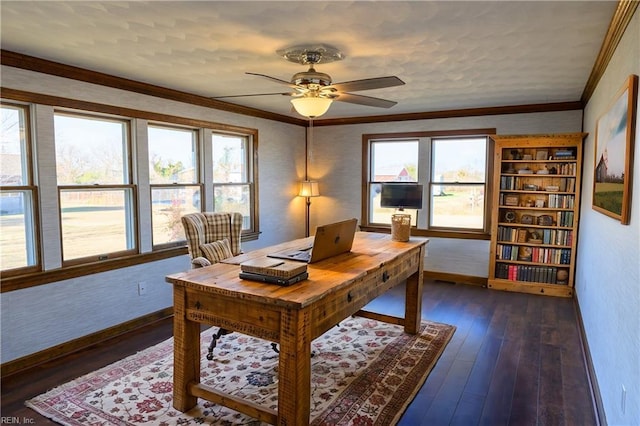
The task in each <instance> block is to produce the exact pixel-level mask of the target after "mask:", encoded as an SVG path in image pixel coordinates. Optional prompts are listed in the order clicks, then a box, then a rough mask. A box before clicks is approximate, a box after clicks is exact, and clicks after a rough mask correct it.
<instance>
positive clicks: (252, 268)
mask: <svg viewBox="0 0 640 426" xmlns="http://www.w3.org/2000/svg"><path fill="white" fill-rule="evenodd" d="M240 270H241V271H242V272H247V273H251V274H260V275H266V276H270V277H274V278H281V279H285V280H286V279H289V278H292V277H295V276H298V275H300V274H302V273H304V272H306V271H307V264H306V263H300V262H287V261H285V260H281V259H272V258H270V257H259V258H256V259H251V260H247V261H245V262H242V263H241V264H240Z"/></svg>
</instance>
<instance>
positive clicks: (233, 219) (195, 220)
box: [181, 212, 242, 361]
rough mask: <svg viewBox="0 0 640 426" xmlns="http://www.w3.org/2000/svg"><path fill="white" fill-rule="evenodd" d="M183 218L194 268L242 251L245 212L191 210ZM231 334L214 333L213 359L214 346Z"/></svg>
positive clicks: (210, 354) (219, 331)
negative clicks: (241, 238)
mask: <svg viewBox="0 0 640 426" xmlns="http://www.w3.org/2000/svg"><path fill="white" fill-rule="evenodd" d="M181 219H182V226H183V227H184V234H185V236H186V237H187V246H188V248H189V255H190V256H191V267H192V268H202V267H203V266H209V265H212V264H214V263H218V262H220V261H221V260H223V259H226V258H228V257H232V256H237V255H238V254H240V253H241V251H240V233H241V231H242V214H240V213H237V212H233V213H226V212H221V213H208V212H205V213H190V214H187V215H184V216H182V218H181ZM229 333H230V331H229V330H227V329H224V328H219V329H218V331H217V332H216V333H215V334H214V335H213V337H212V338H211V344H210V345H209V348H208V353H207V359H208V360H209V361H211V360H212V359H213V349H214V348H215V347H216V344H217V342H218V340H219V339H220V337H222V336H224V335H225V334H229Z"/></svg>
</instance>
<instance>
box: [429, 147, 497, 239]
mask: <svg viewBox="0 0 640 426" xmlns="http://www.w3.org/2000/svg"><path fill="white" fill-rule="evenodd" d="M431 150H432V154H431V159H432V160H431V170H432V174H431V190H430V195H431V198H430V201H431V202H430V216H429V227H431V228H436V227H438V228H462V229H483V228H484V222H485V220H484V197H485V180H486V173H487V172H486V163H487V161H486V158H487V138H486V137H483V138H434V139H432V141H431Z"/></svg>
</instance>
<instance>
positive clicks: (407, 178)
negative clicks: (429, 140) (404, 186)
mask: <svg viewBox="0 0 640 426" xmlns="http://www.w3.org/2000/svg"><path fill="white" fill-rule="evenodd" d="M371 155H372V157H371V166H372V167H371V173H372V176H371V181H373V182H401V181H404V182H417V181H418V141H417V140H414V141H397V142H395V141H394V142H373V143H372V144H371Z"/></svg>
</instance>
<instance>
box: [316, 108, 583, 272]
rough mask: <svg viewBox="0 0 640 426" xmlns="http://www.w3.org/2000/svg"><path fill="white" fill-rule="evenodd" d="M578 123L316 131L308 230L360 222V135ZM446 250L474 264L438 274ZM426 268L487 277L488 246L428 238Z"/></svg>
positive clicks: (558, 118)
mask: <svg viewBox="0 0 640 426" xmlns="http://www.w3.org/2000/svg"><path fill="white" fill-rule="evenodd" d="M581 120H582V112H581V111H564V112H550V113H535V114H513V115H493V116H484V117H466V118H449V119H434V120H419V121H402V122H393V123H376V124H357V125H346V126H327V127H316V128H314V137H313V142H312V144H311V145H312V146H311V147H310V166H309V175H310V178H311V179H317V180H318V181H319V182H320V194H322V196H321V197H319V198H314V200H313V204H312V206H311V229H313V228H314V227H315V226H317V225H319V224H322V223H328V222H333V221H337V220H342V219H346V218H349V217H357V218H358V219H361V217H360V215H361V207H360V204H361V186H362V135H363V134H371V133H398V132H417V131H437V130H460V129H483V128H495V129H496V132H497V133H499V134H532V133H569V132H579V131H581V126H582V124H581ZM447 250H455V251H456V258H458V257H462V256H464V255H465V254H468V255H469V256H470V258H472V259H473V261H472V262H468V263H464V262H458V263H457V267H456V269H455V270H443V269H442V266H441V262H438V259H441V258H442V257H443V256H447V255H446V253H443V251H447ZM483 251H484V255H482V253H483ZM449 264H450V262H449ZM425 268H426V269H427V270H430V271H434V272H448V273H452V274H458V275H470V276H476V277H478V276H479V277H487V276H488V271H489V242H488V241H482V240H457V239H447V238H433V239H432V241H431V242H430V243H429V250H428V257H427V259H426V261H425Z"/></svg>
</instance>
